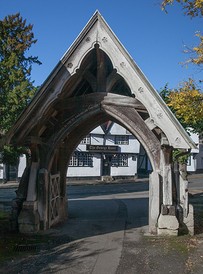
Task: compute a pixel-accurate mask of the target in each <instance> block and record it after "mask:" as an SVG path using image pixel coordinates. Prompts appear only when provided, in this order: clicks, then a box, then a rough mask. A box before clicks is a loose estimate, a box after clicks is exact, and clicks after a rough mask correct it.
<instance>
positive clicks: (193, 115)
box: [160, 79, 203, 134]
mask: <svg viewBox="0 0 203 274" xmlns="http://www.w3.org/2000/svg"><path fill="white" fill-rule="evenodd" d="M160 95H161V97H162V98H163V100H164V101H165V102H166V104H167V105H168V106H169V107H170V109H171V110H172V112H173V113H174V114H175V116H176V117H177V118H178V120H179V121H180V123H181V124H182V125H183V127H184V128H185V129H188V128H192V130H193V131H194V132H196V133H199V134H201V133H202V132H203V94H202V93H201V90H200V89H198V88H197V86H196V85H195V82H194V81H193V80H192V79H189V80H188V81H186V82H184V83H183V84H182V85H181V86H180V87H179V88H178V89H174V90H171V89H169V88H168V87H167V85H166V86H165V87H164V89H163V90H161V91H160Z"/></svg>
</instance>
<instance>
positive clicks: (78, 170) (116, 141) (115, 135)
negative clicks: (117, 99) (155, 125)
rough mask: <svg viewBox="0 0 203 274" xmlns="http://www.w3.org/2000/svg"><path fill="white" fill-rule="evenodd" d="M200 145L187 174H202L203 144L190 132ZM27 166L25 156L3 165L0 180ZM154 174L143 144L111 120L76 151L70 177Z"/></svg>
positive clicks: (14, 176) (15, 176)
mask: <svg viewBox="0 0 203 274" xmlns="http://www.w3.org/2000/svg"><path fill="white" fill-rule="evenodd" d="M191 138H192V139H193V141H194V142H195V143H196V144H197V149H193V150H192V151H191V154H190V156H189V158H188V164H187V170H188V172H196V171H201V172H202V171H203V142H202V140H201V139H200V141H199V136H198V135H197V134H193V133H191ZM25 166H26V158H25V155H22V156H21V157H20V161H19V166H18V168H17V167H13V166H5V165H3V164H0V179H7V180H17V179H19V178H20V177H21V176H22V174H23V171H24V168H25ZM150 171H151V165H150V162H149V159H148V157H147V154H146V152H145V150H144V148H143V147H142V145H141V144H140V142H139V141H138V140H137V139H136V138H135V137H134V136H133V135H132V134H131V133H130V132H129V131H128V130H126V129H125V128H123V127H122V126H120V125H118V124H116V123H113V122H112V121H108V122H107V123H105V124H103V125H101V126H98V127H97V128H95V129H94V130H92V131H91V132H90V133H89V134H88V135H87V136H86V137H85V138H84V139H83V140H81V142H80V144H79V145H78V147H77V148H76V150H75V152H74V153H73V155H72V158H71V159H70V162H69V167H68V171H67V177H68V178H72V179H83V178H97V179H101V178H109V179H111V178H112V179H113V178H126V177H131V178H133V177H135V176H145V175H147V174H148V173H149V172H150Z"/></svg>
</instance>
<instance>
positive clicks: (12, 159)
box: [2, 145, 24, 166]
mask: <svg viewBox="0 0 203 274" xmlns="http://www.w3.org/2000/svg"><path fill="white" fill-rule="evenodd" d="M23 151H24V148H23V147H14V146H12V145H6V146H4V147H3V151H2V162H3V163H5V164H9V165H13V166H15V165H17V164H18V160H19V155H20V154H22V153H23Z"/></svg>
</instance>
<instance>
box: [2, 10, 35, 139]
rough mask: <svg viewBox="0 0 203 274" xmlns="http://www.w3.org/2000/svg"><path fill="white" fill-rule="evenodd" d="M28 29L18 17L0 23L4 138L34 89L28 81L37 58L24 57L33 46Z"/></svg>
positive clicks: (28, 26)
mask: <svg viewBox="0 0 203 274" xmlns="http://www.w3.org/2000/svg"><path fill="white" fill-rule="evenodd" d="M32 27H33V26H32V25H30V24H29V25H26V20H23V19H22V17H21V16H20V14H19V13H17V14H15V15H9V16H6V17H5V18H4V19H3V20H2V21H0V71H1V74H0V116H1V124H0V134H5V133H6V132H7V131H8V130H9V128H10V127H11V126H12V125H13V123H14V122H15V121H16V119H17V117H18V116H19V114H20V113H21V112H22V111H23V109H24V108H25V107H26V106H27V105H28V103H29V101H30V99H31V98H32V96H33V95H34V93H35V91H36V88H35V87H34V86H33V82H32V81H31V79H30V75H31V69H32V64H33V63H37V64H40V62H39V60H38V58H37V57H33V56H26V53H27V51H28V50H29V48H30V47H31V45H32V44H35V43H36V40H35V39H34V34H33V32H32Z"/></svg>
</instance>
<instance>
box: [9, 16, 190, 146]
mask: <svg viewBox="0 0 203 274" xmlns="http://www.w3.org/2000/svg"><path fill="white" fill-rule="evenodd" d="M95 45H99V48H100V49H101V50H102V51H104V52H105V53H106V54H107V55H108V57H109V58H110V60H111V62H112V64H113V67H114V68H115V70H116V72H117V73H118V74H119V75H120V76H121V77H122V78H123V79H124V80H125V82H126V83H127V84H128V86H129V88H130V90H131V92H132V94H134V97H135V98H136V99H137V100H139V102H141V103H142V104H143V105H144V107H145V108H146V109H147V111H148V113H149V118H148V119H147V120H145V123H146V124H147V126H148V127H149V128H150V129H151V130H153V128H156V127H159V128H160V129H161V130H162V131H163V132H164V133H165V134H166V136H167V138H168V140H169V144H170V145H171V146H173V147H175V148H186V149H189V148H195V144H194V143H193V141H192V140H191V139H190V137H189V136H188V134H187V133H186V132H185V130H184V129H183V128H182V126H181V125H180V123H179V122H178V121H177V119H176V118H175V117H174V115H173V114H172V113H171V111H170V110H169V109H168V107H167V106H166V104H165V103H164V101H163V100H162V98H161V97H160V96H159V94H158V93H157V91H156V90H155V89H154V88H153V86H152V85H151V84H150V83H149V81H148V80H147V78H146V77H145V75H144V74H143V72H142V71H141V70H140V68H139V67H138V66H137V64H136V63H135V62H134V61H133V59H132V57H131V56H130V55H129V53H128V52H127V50H126V49H125V48H124V46H123V45H122V44H121V43H120V41H119V40H118V38H117V37H116V35H115V34H114V33H113V31H112V30H111V29H110V27H109V26H108V24H107V23H106V21H105V20H104V18H103V17H102V16H101V14H100V13H99V11H96V12H95V13H94V15H93V16H92V17H91V19H90V20H89V22H88V23H87V25H86V26H85V27H84V28H83V30H82V31H81V33H80V34H79V36H78V37H77V38H76V40H75V41H74V42H73V44H72V45H71V46H70V47H69V49H68V50H67V51H66V52H65V54H64V55H63V56H62V58H61V59H60V61H59V63H58V64H57V65H56V67H55V68H54V70H53V71H52V72H51V74H50V75H49V77H48V78H47V80H46V81H45V82H44V83H43V85H42V86H41V88H40V89H39V91H38V92H37V94H36V95H35V96H34V98H33V100H32V101H31V103H30V105H29V106H28V108H27V109H26V110H25V111H24V112H23V113H22V115H21V116H20V117H19V119H18V121H17V122H16V124H15V125H14V127H13V128H12V130H11V131H10V133H9V134H8V140H10V139H11V138H12V137H13V135H15V134H16V133H18V132H19V131H21V135H20V136H23V135H26V134H27V133H28V131H29V130H30V128H31V127H32V126H33V124H34V123H36V121H39V120H42V117H43V115H45V113H48V111H49V109H50V105H51V103H52V102H54V101H55V100H57V98H59V97H60V94H61V93H62V92H63V90H64V86H65V85H66V83H67V81H68V80H69V79H70V78H71V77H72V76H73V75H75V74H76V73H77V71H78V70H79V68H80V65H81V63H82V61H83V59H84V57H85V56H86V55H87V54H88V52H90V51H91V50H92V49H94V47H95ZM25 125H26V127H25Z"/></svg>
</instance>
